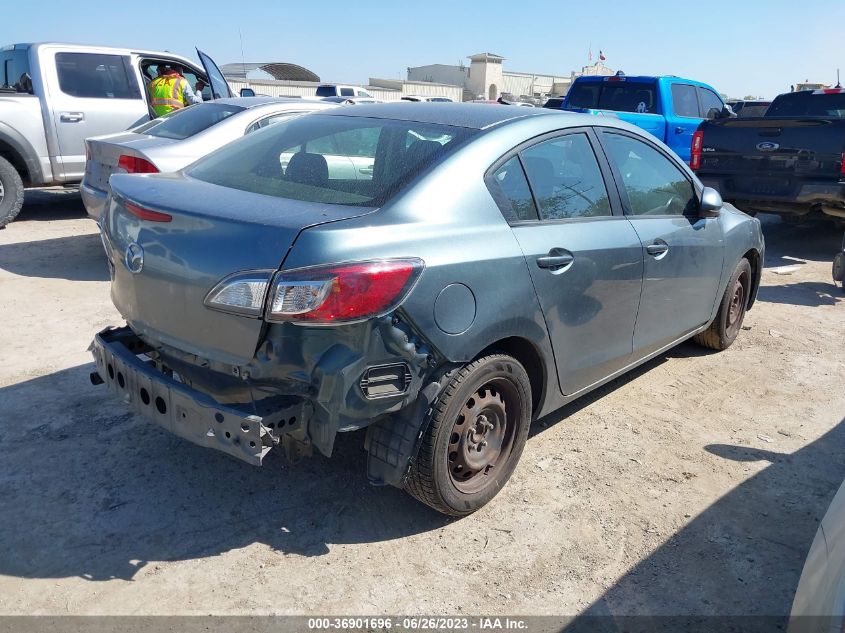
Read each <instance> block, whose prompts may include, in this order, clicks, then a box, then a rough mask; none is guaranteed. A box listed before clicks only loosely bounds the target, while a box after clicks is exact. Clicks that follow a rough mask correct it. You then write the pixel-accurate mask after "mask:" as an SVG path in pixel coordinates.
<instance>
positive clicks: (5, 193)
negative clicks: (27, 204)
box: [0, 156, 23, 227]
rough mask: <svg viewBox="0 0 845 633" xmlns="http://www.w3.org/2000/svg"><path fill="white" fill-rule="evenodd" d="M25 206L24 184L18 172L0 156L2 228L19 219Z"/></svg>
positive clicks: (0, 221)
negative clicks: (16, 218) (18, 216)
mask: <svg viewBox="0 0 845 633" xmlns="http://www.w3.org/2000/svg"><path fill="white" fill-rule="evenodd" d="M22 206H23V182H21V177H20V175H18V172H17V170H16V169H15V168H14V167H13V166H12V164H11V163H10V162H9V161H7V160H6V159H5V158H3V157H2V156H0V227H4V226H6V225H7V224H8V223H9V222H11V221H12V220H14V219H15V217H17V215H18V213H20V211H21V207H22Z"/></svg>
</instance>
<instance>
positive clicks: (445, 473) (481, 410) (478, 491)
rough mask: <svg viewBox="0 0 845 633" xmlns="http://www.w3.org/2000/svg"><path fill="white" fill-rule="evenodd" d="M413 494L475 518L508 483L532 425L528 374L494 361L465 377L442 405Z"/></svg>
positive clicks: (512, 362) (462, 373) (455, 379)
mask: <svg viewBox="0 0 845 633" xmlns="http://www.w3.org/2000/svg"><path fill="white" fill-rule="evenodd" d="M430 415H431V419H430V421H429V424H428V428H427V429H426V431H425V435H424V436H423V438H422V445H421V447H420V452H419V455H418V456H417V459H416V460H415V461H414V463H413V465H412V466H411V472H410V473H409V475H408V479H407V481H406V482H405V490H406V491H407V492H408V493H410V494H411V495H412V496H413V497H415V498H416V499H418V500H419V501H422V502H423V503H425V504H426V505H429V506H431V507H432V508H434V509H435V510H437V511H439V512H442V513H444V514H449V515H452V516H464V515H467V514H470V513H472V512H475V511H476V510H478V509H479V508H480V507H482V506H483V505H485V504H486V503H487V502H488V501H490V500H491V499H492V498H493V497H495V496H496V494H497V493H498V492H499V490H501V488H502V487H503V486H504V485H505V483H507V481H508V479H509V478H510V476H511V474H512V473H513V471H514V468H516V464H517V462H518V461H519V457H520V455H521V454H522V449H523V448H524V446H525V441H526V438H527V437H528V427H529V426H530V424H531V383H530V381H529V379H528V374H527V373H526V371H525V368H523V366H522V365H521V364H520V363H519V362H518V361H517V360H516V359H514V358H512V357H510V356H507V355H505V354H490V355H488V356H483V357H482V358H479V359H477V360H475V361H473V362H472V363H470V364H468V365H465V366H464V367H462V368H461V369H460V370H457V371H456V372H455V373H454V375H453V376H452V378H451V379H450V380H449V382H448V384H447V385H446V387H445V389H444V390H443V394H442V395H441V396H440V398H439V399H438V400H437V402H436V403H435V405H434V407H433V409H432V411H431V413H430Z"/></svg>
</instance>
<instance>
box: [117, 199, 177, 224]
mask: <svg viewBox="0 0 845 633" xmlns="http://www.w3.org/2000/svg"><path fill="white" fill-rule="evenodd" d="M123 208H124V209H126V210H127V211H129V213H131V214H132V215H134V216H136V217H139V218H141V219H142V220H148V221H150V222H170V221H171V220H172V219H173V216H172V215H169V214H167V213H162V212H161V211H153V210H152V209H147V208H145V207H142V206H139V205H137V204H134V203H132V202H129V201H128V200H124V201H123Z"/></svg>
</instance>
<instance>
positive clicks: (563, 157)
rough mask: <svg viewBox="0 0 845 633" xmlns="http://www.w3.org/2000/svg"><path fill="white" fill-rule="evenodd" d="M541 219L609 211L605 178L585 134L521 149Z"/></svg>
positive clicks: (585, 215) (580, 216)
mask: <svg viewBox="0 0 845 633" xmlns="http://www.w3.org/2000/svg"><path fill="white" fill-rule="evenodd" d="M521 155H522V160H523V163H524V165H525V171H526V173H527V174H528V181H529V182H530V183H531V189H532V191H533V192H534V197H535V198H536V200H537V207H538V211H539V213H540V219H541V220H566V219H570V218H583V217H596V216H607V215H611V211H610V201H609V200H608V197H607V189H606V188H605V185H604V178H603V177H602V174H601V170H600V169H599V165H598V162H597V160H596V156H595V154H594V153H593V148H592V146H591V145H590V141H589V140H588V139H587V135H586V134H567V135H565V136H562V137H560V138H555V139H551V140H548V141H544V142H542V143H538V144H537V145H533V146H531V147H529V148H528V149H526V150H523V151H522V153H521Z"/></svg>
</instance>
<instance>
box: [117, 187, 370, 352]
mask: <svg viewBox="0 0 845 633" xmlns="http://www.w3.org/2000/svg"><path fill="white" fill-rule="evenodd" d="M111 186H112V192H113V196H112V201H111V204H110V208H109V209H108V210H107V211H106V213H105V215H104V219H103V222H102V230H103V234H104V243H105V246H106V251H107V254H108V256H109V260H110V264H111V265H110V268H111V272H112V284H111V294H112V301H113V302H114V304H115V306H116V307H117V309H118V310H119V311H120V313H121V314H122V315H123V317H124V318H125V319H126V321H127V323H128V324H129V326H130V327H131V328H132V329H133V330H134V331H135V332H136V333H137V334H138V335H140V336H141V337H143V338H145V339H146V340H147V341H148V342H150V343H152V344H156V343H157V342H160V343H165V344H167V345H170V346H173V347H176V348H178V349H180V350H183V351H186V352H189V353H192V354H196V355H198V356H200V357H201V358H207V359H212V360H218V361H220V362H224V363H229V364H233V365H240V364H244V363H245V362H247V361H249V360H250V359H251V358H252V357H253V355H254V352H255V349H256V347H257V345H258V343H259V341H260V337H261V332H262V328H263V321H262V320H261V319H257V318H251V317H246V316H237V315H232V314H226V313H223V312H219V311H217V310H211V309H209V308H207V307H206V306H205V305H204V304H203V300H204V299H205V297H206V295H207V294H208V292H209V291H210V290H211V289H212V288H213V287H214V286H215V285H216V284H217V283H218V282H219V281H220V280H222V279H223V278H224V277H227V276H229V275H231V274H232V273H236V272H240V271H247V270H270V271H275V270H277V269H278V268H279V267H280V266H281V264H282V262H283V261H284V259H285V257H286V256H287V253H288V251H289V249H290V247H291V246H292V245H293V243H294V241H295V240H296V238H297V236H298V235H299V233H300V232H301V231H303V230H304V229H306V228H308V227H311V226H316V225H318V224H324V223H327V222H336V221H338V220H344V219H348V218H353V217H357V216H360V215H364V214H366V213H371V212H372V211H374V210H375V209H373V208H370V207H367V208H363V207H351V206H342V205H329V204H323V203H312V202H301V201H297V200H288V199H284V198H277V197H273V196H267V195H263V194H257V193H249V192H245V191H240V190H235V189H229V188H226V187H221V186H219V185H214V184H210V183H207V182H203V181H199V180H195V179H191V178H188V177H186V176H184V175H182V174H180V173H176V174H156V175H154V176H137V175H134V176H130V175H115V176H114V177H113V178H112V180H111ZM127 202H130V203H132V204H136V205H138V206H140V207H143V208H145V209H151V210H154V211H159V212H162V213H167V214H169V215H171V216H172V220H171V221H169V222H155V221H149V220H143V219H141V218H139V217H138V216H136V215H134V214H132V213H130V212H129V211H127V209H126V204H127ZM130 245H137V246H140V247H141V249H143V267H142V268H141V270H140V271H139V272H137V273H132V272H130V270H129V268H128V267H127V265H126V262H125V260H126V253H127V249H128V248H129V246H130ZM137 246H133V249H135V250H136V251H137Z"/></svg>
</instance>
